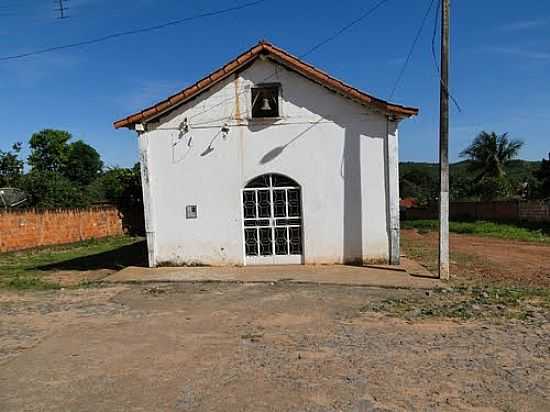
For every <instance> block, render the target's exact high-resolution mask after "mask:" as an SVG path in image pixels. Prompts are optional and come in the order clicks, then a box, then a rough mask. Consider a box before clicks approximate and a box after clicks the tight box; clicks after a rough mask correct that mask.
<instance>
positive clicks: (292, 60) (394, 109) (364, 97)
mask: <svg viewBox="0 0 550 412" xmlns="http://www.w3.org/2000/svg"><path fill="white" fill-rule="evenodd" d="M260 54H264V55H267V56H269V57H270V58H272V59H274V60H276V61H277V62H279V63H280V64H282V65H284V66H287V67H288V68H290V69H292V70H294V71H296V72H298V73H300V74H302V75H303V76H305V77H307V78H308V79H310V80H312V81H315V82H317V83H319V84H321V85H322V86H324V87H326V88H328V89H330V90H332V91H335V92H337V93H340V94H342V95H344V96H347V97H349V98H351V99H353V100H354V101H357V102H359V103H362V104H368V105H373V106H376V107H377V108H378V109H380V110H382V111H385V112H388V113H391V114H395V115H397V116H406V117H407V116H414V115H416V114H418V109H416V108H414V107H406V106H401V105H398V104H395V103H390V102H387V101H385V100H382V99H378V98H376V97H374V96H372V95H370V94H368V93H365V92H363V91H361V90H358V89H356V88H354V87H352V86H350V85H348V84H346V83H344V82H342V81H341V80H338V79H336V78H334V77H332V76H330V75H329V74H327V73H325V72H324V71H322V70H319V69H317V68H316V67H314V66H312V65H310V64H308V63H305V62H303V61H301V60H300V59H298V58H297V57H295V56H293V55H291V54H290V53H288V52H286V51H284V50H283V49H280V48H278V47H276V46H274V45H273V44H271V43H268V42H266V41H261V42H259V43H258V44H257V45H256V46H254V47H252V48H251V49H250V50H248V51H246V52H244V53H242V54H241V55H240V56H238V57H237V58H236V59H234V60H232V61H231V62H229V63H227V64H226V65H225V66H223V67H222V68H220V69H218V70H216V71H214V72H213V73H211V74H209V75H208V76H206V77H204V78H202V79H200V80H199V81H198V82H196V83H195V84H193V85H191V86H189V87H187V88H186V89H184V90H182V91H180V92H179V93H176V94H175V95H173V96H170V97H168V98H167V99H165V100H163V101H162V102H160V103H158V104H155V105H154V106H151V107H148V108H146V109H144V110H142V111H140V112H138V113H135V114H132V115H130V116H128V117H125V118H124V119H121V120H118V121H116V122H115V123H114V126H115V128H117V129H118V128H121V127H130V126H132V125H134V124H136V123H139V122H144V121H147V120H149V119H150V118H152V117H154V116H156V115H158V114H159V113H162V112H165V111H168V110H170V109H171V108H173V107H175V106H176V105H179V104H181V103H183V102H185V101H187V100H189V99H191V98H193V97H195V96H197V95H198V94H200V93H202V92H203V91H205V90H207V89H208V88H210V87H212V86H213V85H215V84H216V83H218V82H219V81H221V80H223V79H225V78H227V77H228V76H230V75H231V74H233V73H234V72H235V71H237V70H239V69H240V68H242V67H243V66H245V65H247V64H248V63H250V62H252V61H253V60H254V59H256V58H257V57H258V56H260Z"/></svg>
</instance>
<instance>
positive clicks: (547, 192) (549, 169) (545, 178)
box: [533, 153, 550, 198]
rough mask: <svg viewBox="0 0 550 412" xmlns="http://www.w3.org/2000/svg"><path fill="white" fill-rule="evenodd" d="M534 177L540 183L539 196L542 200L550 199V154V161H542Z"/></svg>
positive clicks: (549, 159)
mask: <svg viewBox="0 0 550 412" xmlns="http://www.w3.org/2000/svg"><path fill="white" fill-rule="evenodd" d="M533 175H534V176H535V178H537V180H539V182H540V186H539V188H538V192H539V193H537V194H538V195H539V196H540V197H542V198H548V197H550V153H549V154H548V160H546V159H542V163H541V165H540V168H539V169H538V170H536V171H535V172H534V173H533Z"/></svg>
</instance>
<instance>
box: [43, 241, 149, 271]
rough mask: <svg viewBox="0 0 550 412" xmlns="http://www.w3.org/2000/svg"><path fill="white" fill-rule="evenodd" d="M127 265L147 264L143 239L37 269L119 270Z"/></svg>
mask: <svg viewBox="0 0 550 412" xmlns="http://www.w3.org/2000/svg"><path fill="white" fill-rule="evenodd" d="M128 266H143V267H146V266H147V244H146V242H145V241H144V240H142V241H139V242H136V243H133V244H131V245H127V246H122V247H119V248H118V249H114V250H110V251H108V252H103V253H97V254H95V255H89V256H83V257H79V258H75V259H70V260H65V261H62V262H57V263H52V264H49V265H44V266H39V267H38V268H37V269H39V270H99V269H112V270H120V269H124V268H125V267H128Z"/></svg>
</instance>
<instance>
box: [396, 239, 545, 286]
mask: <svg viewBox="0 0 550 412" xmlns="http://www.w3.org/2000/svg"><path fill="white" fill-rule="evenodd" d="M401 240H402V244H403V249H404V252H405V253H406V254H407V255H408V256H410V257H414V258H417V259H419V260H421V261H423V263H424V264H426V265H427V266H428V267H431V268H432V269H434V268H436V267H437V266H436V258H437V245H438V234H437V233H436V232H428V233H419V232H418V231H416V230H411V229H409V230H403V231H402V232H401ZM450 249H451V259H452V262H451V269H452V273H453V275H455V276H456V277H458V278H464V279H471V280H482V281H497V282H501V281H504V282H508V283H517V284H520V285H522V286H532V287H550V245H549V244H546V243H533V242H520V241H512V240H504V239H495V238H490V237H481V236H471V235H462V234H456V233H451V235H450ZM417 254H418V255H417ZM415 255H416V256H415Z"/></svg>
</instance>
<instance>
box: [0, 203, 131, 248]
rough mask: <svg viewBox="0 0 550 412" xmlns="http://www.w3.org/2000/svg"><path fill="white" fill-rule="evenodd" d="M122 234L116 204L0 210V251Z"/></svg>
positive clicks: (120, 219) (120, 220)
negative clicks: (74, 207)
mask: <svg viewBox="0 0 550 412" xmlns="http://www.w3.org/2000/svg"><path fill="white" fill-rule="evenodd" d="M121 234H123V229H122V218H121V216H120V213H119V212H118V210H117V209H116V208H113V207H101V208H90V209H57V210H24V211H0V252H7V251H10V250H21V249H29V248H33V247H37V246H46V245H57V244H63V243H71V242H78V241H81V240H86V239H91V238H101V237H106V236H116V235H121Z"/></svg>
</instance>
